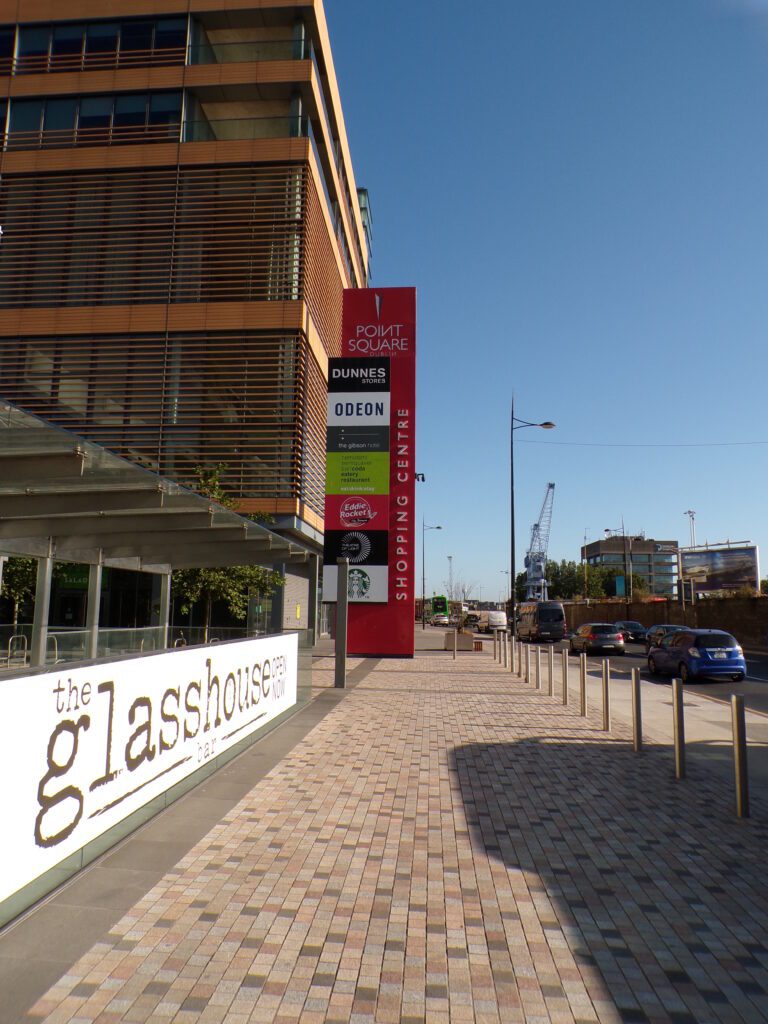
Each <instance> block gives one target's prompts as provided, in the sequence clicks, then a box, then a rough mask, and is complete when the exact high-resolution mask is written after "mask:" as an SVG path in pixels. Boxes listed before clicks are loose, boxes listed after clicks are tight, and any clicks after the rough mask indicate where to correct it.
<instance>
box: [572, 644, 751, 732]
mask: <svg viewBox="0 0 768 1024" xmlns="http://www.w3.org/2000/svg"><path fill="white" fill-rule="evenodd" d="M558 646H560V647H566V646H567V644H560V645H558ZM745 654H746V657H747V678H746V679H744V680H742V682H740V683H734V682H732V681H731V680H727V681H724V682H717V681H715V680H711V681H710V680H707V681H706V682H697V683H691V684H689V685H688V686H687V687H686V692H687V693H696V694H698V695H699V696H700V697H704V698H706V699H707V700H717V701H720V702H723V701H724V702H726V703H730V700H731V694H734V693H739V694H742V695H743V696H744V705H745V707H747V708H749V710H750V711H757V712H761V713H763V714H765V715H768V655H766V654H762V653H758V652H756V651H753V652H750V651H746V652H745ZM573 660H574V661H575V660H576V659H575V658H574V659H573ZM601 661H602V658H600V657H588V658H587V664H588V665H589V668H590V671H592V672H599V671H600V670H601V668H600V665H601ZM633 668H639V669H640V676H641V678H642V679H643V680H645V681H646V682H648V683H652V684H654V685H656V686H666V687H669V685H670V679H669V677H668V676H652V675H651V674H650V672H649V671H648V662H647V659H646V656H645V646H644V645H643V644H627V650H626V654H625V655H624V656H623V657H621V656H620V657H617V658H612V659H611V675H612V676H615V677H616V678H617V679H621V678H626V679H629V678H630V674H631V671H632V669H633Z"/></svg>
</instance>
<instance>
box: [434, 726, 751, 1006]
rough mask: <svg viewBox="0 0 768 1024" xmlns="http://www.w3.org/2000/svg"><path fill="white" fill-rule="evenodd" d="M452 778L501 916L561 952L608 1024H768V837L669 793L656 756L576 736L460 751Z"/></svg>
mask: <svg viewBox="0 0 768 1024" xmlns="http://www.w3.org/2000/svg"><path fill="white" fill-rule="evenodd" d="M451 769H452V772H453V773H454V774H455V778H456V779H457V781H458V785H459V788H460V793H461V797H462V799H463V804H464V810H465V814H466V818H467V823H468V827H469V832H470V837H471V840H472V844H473V846H474V847H475V848H477V849H482V850H484V851H485V852H486V853H487V854H488V855H489V857H490V858H492V859H496V860H500V861H502V862H503V864H504V866H505V867H506V869H507V871H508V873H509V876H510V880H511V883H512V888H513V890H514V892H515V897H516V899H517V901H518V908H517V912H516V913H513V914H512V915H511V916H512V917H513V918H520V917H521V918H522V923H523V925H524V926H525V924H526V921H528V922H529V924H530V923H531V922H532V928H533V931H534V932H536V933H537V935H538V937H539V939H540V938H541V931H542V930H543V935H544V937H545V938H546V939H547V942H548V946H549V951H548V955H552V956H555V957H556V956H557V952H556V951H557V950H558V948H559V949H562V947H563V938H562V936H565V944H566V945H567V947H568V949H569V950H570V953H571V955H572V957H573V961H575V964H576V966H577V967H578V969H579V971H580V973H581V975H582V978H583V979H584V981H585V983H586V986H587V989H588V990H589V991H590V995H592V996H593V999H594V998H595V997H594V994H593V991H594V989H595V988H597V989H599V990H601V992H602V995H601V996H600V997H598V998H600V999H602V1000H603V1002H604V1003H608V1004H609V1005H611V1004H612V1006H613V1007H615V1009H614V1010H613V1013H612V1015H611V1016H610V1019H611V1020H617V1021H619V1020H620V1021H622V1022H624V1021H626V1022H656V1021H673V1022H676V1024H701V1022H703V1021H724V1020H729V1021H747V1022H750V1024H751V1022H755V1021H764V1020H768V898H766V890H765V865H766V851H767V850H768V846H766V839H768V829H767V828H766V827H765V825H763V824H761V823H758V822H755V821H741V822H740V821H739V820H738V819H736V818H735V817H733V816H732V812H731V806H732V804H731V803H730V802H728V797H729V795H730V794H729V793H728V792H727V791H726V788H725V787H724V786H723V785H721V784H720V783H719V782H718V781H717V780H710V779H708V778H706V777H697V776H692V777H689V778H688V779H687V780H685V781H683V782H675V780H674V778H673V774H672V770H671V764H670V760H669V757H668V756H667V754H666V753H665V752H663V751H659V750H648V751H645V752H644V753H643V754H642V755H640V756H637V755H635V754H633V753H632V752H631V751H629V750H628V749H627V747H626V745H621V744H618V743H615V742H611V741H610V740H608V739H605V740H603V739H599V740H595V741H593V742H590V741H587V742H585V741H584V736H583V734H576V733H575V734H574V736H573V741H572V742H571V741H570V740H569V739H568V738H567V737H565V738H564V737H563V736H562V735H559V736H558V737H557V738H556V739H554V738H541V739H537V740H523V741H520V742H518V743H483V744H479V743H470V744H467V745H464V746H460V747H456V748H454V750H453V751H452V753H451ZM702 775H703V773H702ZM531 904H533V908H535V914H534V916H533V917H532V916H531V914H532V906H531ZM510 926H511V925H510ZM514 926H515V927H517V928H518V929H519V927H520V920H518V921H517V922H516V924H515V925H514ZM526 939H527V941H528V944H529V949H531V950H532V951H533V950H534V948H535V944H536V943H535V941H534V943H533V944H531V940H530V938H528V935H527V934H526ZM540 948H541V947H540ZM544 948H546V947H544ZM532 955H533V957H534V963H535V957H536V954H535V952H532ZM576 1016H577V1018H578V1016H579V1015H578V1013H577V1014H576ZM590 1019H593V1018H590ZM600 1019H601V1020H602V1019H603V1017H602V1016H601V1017H600ZM606 1019H608V1018H606Z"/></svg>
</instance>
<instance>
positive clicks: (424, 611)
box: [421, 516, 442, 629]
mask: <svg viewBox="0 0 768 1024" xmlns="http://www.w3.org/2000/svg"><path fill="white" fill-rule="evenodd" d="M427 530H442V526H427V525H426V523H425V522H424V517H423V516H422V519H421V628H422V629H426V628H427V625H426V615H427V600H426V596H425V593H424V590H425V580H426V570H425V565H426V562H425V559H424V540H425V538H426V534H427Z"/></svg>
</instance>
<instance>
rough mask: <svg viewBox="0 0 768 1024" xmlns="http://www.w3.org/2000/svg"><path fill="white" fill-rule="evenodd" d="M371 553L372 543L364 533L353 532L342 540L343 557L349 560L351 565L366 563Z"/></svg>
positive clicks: (345, 535)
mask: <svg viewBox="0 0 768 1024" xmlns="http://www.w3.org/2000/svg"><path fill="white" fill-rule="evenodd" d="M370 553H371V541H370V538H368V537H366V535H365V534H364V533H359V532H358V531H357V530H353V532H352V533H345V534H344V536H343V537H342V538H341V557H342V558H348V559H349V561H350V564H352V565H354V564H356V563H359V562H364V561H365V560H366V558H367V557H368V555H370Z"/></svg>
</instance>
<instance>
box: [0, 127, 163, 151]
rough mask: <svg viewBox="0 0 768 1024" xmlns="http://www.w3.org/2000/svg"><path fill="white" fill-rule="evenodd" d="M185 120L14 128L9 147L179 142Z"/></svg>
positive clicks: (43, 147)
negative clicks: (74, 126) (48, 128)
mask: <svg viewBox="0 0 768 1024" xmlns="http://www.w3.org/2000/svg"><path fill="white" fill-rule="evenodd" d="M180 131H181V122H180V121H176V122H170V123H167V124H149V125H129V126H127V127H123V126H121V125H112V126H109V127H103V128H67V129H64V130H61V131H45V130H43V131H39V130H38V131H31V132H29V131H27V132H15V131H11V132H9V133H8V135H6V136H5V141H4V148H5V149H71V148H72V147H73V146H76V147H80V146H119V145H131V144H134V145H136V144H143V143H146V142H176V141H178V138H179V133H180Z"/></svg>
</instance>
